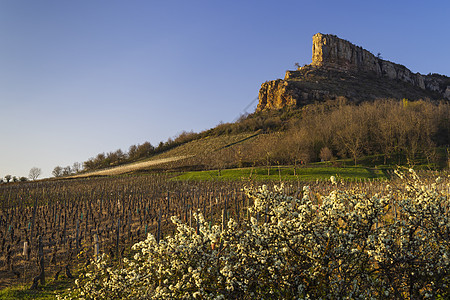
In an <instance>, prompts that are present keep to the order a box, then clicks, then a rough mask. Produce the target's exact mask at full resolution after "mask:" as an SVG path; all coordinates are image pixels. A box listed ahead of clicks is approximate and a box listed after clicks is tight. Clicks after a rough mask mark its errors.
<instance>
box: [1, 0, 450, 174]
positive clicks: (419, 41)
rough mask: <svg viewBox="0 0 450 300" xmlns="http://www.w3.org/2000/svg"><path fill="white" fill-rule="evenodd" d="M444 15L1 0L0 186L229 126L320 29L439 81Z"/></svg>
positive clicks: (270, 5)
mask: <svg viewBox="0 0 450 300" xmlns="http://www.w3.org/2000/svg"><path fill="white" fill-rule="evenodd" d="M448 16H450V4H449V3H448V1H214V0H209V1H195V0H192V1H171V0H167V1H150V0H148V1H137V0H127V1H115V0H104V1H101V0H77V1H60V0H53V1H49V0H40V1H34V0H29V1H22V0H0V122H1V125H2V130H1V131H0V177H3V176H5V175H7V174H11V175H14V176H18V177H19V176H28V173H29V170H30V169H31V168H32V167H39V168H41V169H42V171H43V175H42V176H41V177H50V176H51V172H52V170H53V168H54V167H55V166H58V165H59V166H63V167H64V166H67V165H72V164H73V163H74V162H82V161H85V160H87V159H88V158H90V157H93V156H95V155H97V154H98V153H101V152H109V151H115V150H117V149H119V148H120V149H122V150H123V151H127V150H128V147H129V146H130V145H132V144H138V143H139V144H141V143H143V142H145V141H149V142H150V143H152V144H153V145H157V144H158V143H159V142H160V141H166V140H167V139H168V138H169V137H174V136H176V135H177V134H179V133H180V132H182V131H183V130H186V131H190V130H194V131H196V132H199V131H202V130H205V129H208V128H211V127H214V126H215V125H217V124H218V123H219V122H221V121H223V122H231V121H233V120H234V119H235V118H236V117H238V116H239V115H240V113H242V112H243V109H244V108H245V107H246V106H247V105H248V104H249V103H250V102H251V101H252V100H253V99H254V98H255V97H256V96H257V94H258V90H259V87H260V85H261V83H263V82H264V81H267V80H273V79H276V78H282V77H283V76H284V72H285V71H286V70H288V69H294V68H295V67H294V64H295V63H296V62H298V63H300V64H301V65H302V64H306V63H310V62H311V48H312V44H311V41H312V36H313V35H314V34H315V33H317V32H322V33H331V34H335V35H337V36H339V37H341V38H344V39H347V40H349V41H351V42H352V43H354V44H357V45H359V46H362V47H363V48H365V49H367V50H369V51H371V52H372V53H375V54H376V53H378V52H380V53H381V54H382V56H383V58H384V59H387V60H390V61H393V62H396V63H400V64H403V65H405V66H407V67H408V68H410V69H411V70H412V71H413V72H420V73H423V74H427V73H429V72H433V73H440V74H443V75H448V76H449V75H450V59H449V49H450V38H449V37H450V18H449V17H448ZM255 105H256V104H255ZM253 109H254V107H252V108H250V109H249V111H251V110H253Z"/></svg>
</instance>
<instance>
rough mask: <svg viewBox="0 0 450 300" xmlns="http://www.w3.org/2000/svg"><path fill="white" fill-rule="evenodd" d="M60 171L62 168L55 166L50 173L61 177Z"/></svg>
mask: <svg viewBox="0 0 450 300" xmlns="http://www.w3.org/2000/svg"><path fill="white" fill-rule="evenodd" d="M62 172H63V168H62V167H60V166H56V167H55V168H54V169H53V171H52V174H53V176H55V177H61V176H62Z"/></svg>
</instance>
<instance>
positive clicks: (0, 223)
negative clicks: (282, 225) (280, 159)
mask: <svg viewBox="0 0 450 300" xmlns="http://www.w3.org/2000/svg"><path fill="white" fill-rule="evenodd" d="M427 176H428V175H425V174H422V177H423V180H425V181H426V180H427ZM434 178H435V176H434V175H431V176H430V180H434ZM444 178H447V177H444ZM445 180H447V181H448V179H445ZM278 183H280V182H278ZM260 184H262V183H261V182H258V183H253V182H250V181H249V182H242V181H208V182H202V181H195V182H191V181H175V180H171V179H170V178H169V177H167V176H166V175H145V176H144V175H142V176H123V177H108V178H84V179H72V180H58V181H38V182H28V183H21V184H8V185H1V186H0V201H1V212H0V244H1V249H0V250H1V252H0V255H1V256H0V288H4V287H6V286H9V285H12V284H25V285H27V286H29V287H30V288H38V287H39V286H40V285H43V284H44V283H45V281H46V280H47V281H50V280H54V281H57V280H58V278H59V277H62V276H66V277H68V278H71V277H74V275H73V273H74V272H75V270H78V269H79V268H80V267H81V266H83V265H87V264H88V263H89V261H90V260H91V259H93V258H96V257H100V256H101V255H103V254H107V255H108V256H109V257H110V258H111V259H112V260H113V261H114V262H115V263H116V264H120V263H121V261H122V259H123V258H125V257H128V256H129V255H130V253H132V250H131V247H132V245H133V244H135V243H137V242H139V241H142V240H145V238H146V237H147V234H148V233H151V234H153V235H154V237H155V240H156V242H159V241H160V240H162V239H163V238H164V237H167V236H174V235H175V233H176V226H175V225H174V224H173V223H172V222H171V217H172V216H176V217H177V218H178V219H179V220H180V221H181V222H183V223H185V224H188V225H189V227H191V228H194V230H195V231H196V232H197V233H198V232H199V230H200V227H201V226H200V223H199V220H198V218H195V217H194V216H195V215H196V214H197V213H201V214H202V215H203V216H204V222H205V223H206V224H208V226H209V228H211V226H212V225H214V224H217V223H221V224H222V228H225V227H226V224H227V222H228V220H229V219H233V220H234V221H235V222H236V224H237V225H236V226H237V227H239V226H240V224H241V223H242V222H244V221H249V220H250V219H251V218H256V219H257V222H263V223H264V222H267V215H266V216H264V212H259V213H258V212H255V211H253V212H252V211H251V210H248V209H247V207H250V206H251V205H253V204H254V203H253V201H254V199H253V198H252V197H248V195H246V194H245V192H244V190H243V187H244V186H247V187H248V186H258V185H260ZM392 184H395V182H393V183H392ZM429 184H431V181H430V183H429ZM304 185H308V186H309V188H308V189H309V191H311V195H312V196H313V197H314V199H316V200H313V201H316V202H317V201H319V200H318V199H319V198H320V195H328V194H329V193H330V192H331V191H333V190H334V189H336V187H337V185H338V187H339V189H340V190H349V191H350V190H354V189H357V190H359V191H363V192H364V193H365V194H367V195H368V196H369V197H370V196H371V195H375V194H377V195H382V194H383V193H385V191H386V190H385V185H384V184H380V183H379V182H377V181H370V180H365V181H353V182H344V181H341V182H334V184H333V183H331V182H330V181H326V182H324V181H316V182H308V183H306V182H300V181H289V182H285V183H284V187H285V188H284V194H285V195H289V196H293V197H294V198H295V197H300V196H301V194H302V192H303V186H304ZM269 186H270V185H269ZM440 188H442V189H444V191H443V193H444V194H446V195H448V194H449V191H448V189H449V185H448V182H446V183H444V184H441V185H440ZM316 204H317V203H316ZM391 209H394V210H395V209H397V210H400V208H395V207H394V208H391ZM445 209H446V213H447V214H448V207H446V208H445Z"/></svg>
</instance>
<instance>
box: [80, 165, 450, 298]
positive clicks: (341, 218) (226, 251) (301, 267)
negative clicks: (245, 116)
mask: <svg viewBox="0 0 450 300" xmlns="http://www.w3.org/2000/svg"><path fill="white" fill-rule="evenodd" d="M399 175H400V176H401V177H402V178H403V180H404V182H403V185H401V186H400V185H399V186H389V185H387V186H386V187H385V190H384V192H383V193H380V194H378V195H373V196H367V195H366V194H365V193H364V192H363V191H359V190H353V191H343V190H340V188H339V185H337V186H336V189H335V190H334V191H332V192H331V193H330V194H329V195H327V196H320V195H317V194H314V193H313V192H312V191H310V189H309V188H308V187H304V188H303V192H302V197H291V196H286V195H285V194H284V193H283V187H282V186H281V187H274V188H273V189H272V190H269V189H268V188H267V187H266V186H262V187H260V188H258V189H253V188H249V189H246V192H247V196H248V197H251V198H252V199H253V200H254V204H253V206H251V207H250V208H249V213H250V215H251V216H252V217H251V218H250V220H248V221H244V222H242V224H237V223H236V222H235V221H234V220H233V219H230V220H229V221H228V223H227V226H226V228H224V229H223V230H222V228H221V227H220V226H219V225H214V226H212V227H211V226H210V225H209V224H208V223H207V222H205V220H204V218H203V216H202V215H201V214H198V215H195V217H196V220H197V226H196V228H191V227H189V226H187V225H186V224H183V223H181V222H180V221H179V220H178V219H177V218H176V217H173V218H172V220H173V222H174V223H175V224H176V225H177V231H178V232H177V233H176V234H175V235H174V236H168V237H167V238H165V239H164V240H162V241H161V242H160V243H159V244H158V243H157V242H156V240H155V238H154V237H153V236H152V235H148V238H147V239H146V240H145V241H142V242H139V243H137V244H135V245H134V246H133V250H134V251H135V252H134V256H133V257H132V258H131V259H124V261H123V266H122V267H121V268H114V267H112V265H111V264H110V260H109V259H108V257H107V256H106V255H104V256H103V258H102V259H101V260H99V261H97V262H94V263H93V264H91V265H90V266H89V267H88V269H87V270H86V272H85V273H84V275H82V276H81V277H80V278H79V279H78V280H77V287H76V289H75V290H74V291H73V292H72V295H73V296H74V297H80V298H98V299H106V298H133V299H134V298H136V299H144V298H151V299H296V298H298V299H319V298H322V299H342V298H351V299H393V298H394V299H418V298H435V299H436V298H438V299H439V298H442V299H448V297H449V296H450V288H449V285H450V276H449V275H450V274H449V273H450V260H449V256H450V239H449V238H448V237H449V234H450V220H449V216H448V209H449V204H450V203H449V198H448V195H446V194H445V192H443V191H445V190H446V189H448V183H443V182H442V179H440V178H438V179H437V180H436V183H434V184H432V185H429V186H427V185H425V184H423V183H422V182H421V181H420V179H419V178H418V177H417V176H416V175H415V173H411V174H408V175H404V174H399ZM444 184H446V186H445V187H442V185H444ZM440 185H441V186H440ZM439 187H441V188H439ZM197 228H198V230H197Z"/></svg>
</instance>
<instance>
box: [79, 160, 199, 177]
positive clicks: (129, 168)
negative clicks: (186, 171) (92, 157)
mask: <svg viewBox="0 0 450 300" xmlns="http://www.w3.org/2000/svg"><path fill="white" fill-rule="evenodd" d="M189 157H192V155H184V156H172V157H168V158H161V159H154V160H147V161H141V162H135V163H131V164H127V165H123V166H117V167H112V168H109V169H103V170H99V171H92V172H87V173H82V174H77V175H74V176H72V178H79V177H88V176H110V175H120V174H125V173H129V172H133V171H136V170H140V169H145V168H148V167H152V166H155V165H160V164H165V163H169V162H174V161H178V160H182V159H185V158H189Z"/></svg>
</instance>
